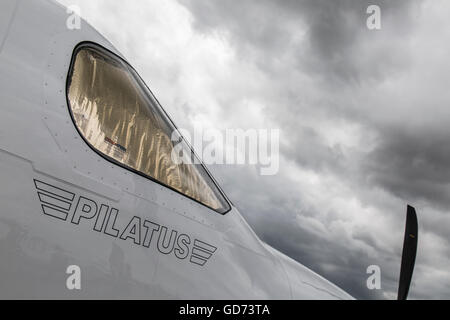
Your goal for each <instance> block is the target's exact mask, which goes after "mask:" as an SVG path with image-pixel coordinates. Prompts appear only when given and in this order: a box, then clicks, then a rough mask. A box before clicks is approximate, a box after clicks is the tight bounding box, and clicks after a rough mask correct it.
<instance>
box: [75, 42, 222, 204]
mask: <svg viewBox="0 0 450 320" xmlns="http://www.w3.org/2000/svg"><path fill="white" fill-rule="evenodd" d="M67 94H68V101H69V106H70V109H71V112H72V117H73V119H74V121H75V124H76V126H77V128H78V130H79V131H80V133H81V135H82V136H83V137H84V138H85V140H86V141H87V142H88V143H89V144H90V145H91V147H93V148H94V149H95V150H97V151H98V152H100V153H101V154H103V155H104V156H106V157H107V158H108V159H109V160H113V161H114V162H116V163H119V164H121V165H123V166H125V167H127V168H129V169H132V170H133V171H136V172H138V173H140V174H142V175H145V176H146V177H149V178H151V179H152V180H156V181H157V182H159V183H161V184H164V185H165V186H167V187H169V188H171V189H173V190H175V191H177V192H179V193H181V194H183V195H185V196H187V197H189V198H191V199H193V200H196V201H198V202H200V203H202V204H204V205H206V206H208V207H209V208H211V209H214V210H216V211H217V212H219V213H225V212H227V211H228V210H229V205H228V203H227V201H226V200H225V199H224V197H223V195H222V193H221V192H220V190H219V189H218V188H217V186H216V185H215V183H214V182H213V180H212V178H211V177H210V175H209V174H208V172H207V171H206V169H205V168H204V167H203V165H202V164H201V163H200V162H198V164H196V163H192V164H189V163H186V162H185V163H176V162H174V161H173V160H172V157H171V152H172V149H173V148H174V147H175V145H176V144H177V143H182V144H183V146H182V147H183V150H185V151H186V150H188V152H189V153H190V154H191V157H195V155H194V154H193V153H192V151H191V149H190V148H189V147H188V146H187V144H186V143H185V142H184V140H183V139H182V138H181V137H180V141H181V142H179V141H178V142H173V141H172V140H171V137H172V133H173V132H174V131H175V132H177V131H176V128H175V126H174V125H173V124H172V122H171V121H170V119H168V117H167V115H166V114H165V112H164V111H163V110H162V109H161V107H160V106H159V104H158V102H157V101H156V99H155V98H154V97H153V95H152V94H151V92H150V91H149V90H148V89H147V87H146V86H145V84H144V83H143V82H142V80H141V79H140V77H139V76H138V75H137V74H136V72H135V71H134V70H133V69H132V68H131V67H129V65H128V64H126V63H125V62H124V61H123V60H122V59H120V58H118V57H117V56H115V55H113V54H112V53H110V52H108V51H106V50H105V49H103V48H101V47H98V46H93V45H81V46H80V47H78V48H77V49H76V51H75V55H74V58H73V61H72V66H71V70H70V74H69V82H68V92H67ZM178 148H179V147H178ZM195 159H197V158H195Z"/></svg>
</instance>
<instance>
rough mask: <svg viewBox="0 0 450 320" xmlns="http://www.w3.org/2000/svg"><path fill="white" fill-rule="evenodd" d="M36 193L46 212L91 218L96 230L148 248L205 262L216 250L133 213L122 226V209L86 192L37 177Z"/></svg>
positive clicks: (69, 217)
mask: <svg viewBox="0 0 450 320" xmlns="http://www.w3.org/2000/svg"><path fill="white" fill-rule="evenodd" d="M34 185H35V186H36V190H37V194H38V197H39V200H40V202H41V207H42V211H43V213H44V214H46V215H48V216H51V217H54V218H57V219H60V220H64V221H70V222H71V223H73V224H76V225H79V224H80V223H85V222H90V223H91V224H93V229H94V230H95V231H97V232H102V233H104V234H107V235H110V236H112V237H115V238H120V239H122V240H126V241H133V243H134V244H136V245H140V246H144V247H146V248H150V247H153V248H156V249H157V250H158V251H159V252H161V253H163V254H173V255H175V257H177V258H178V259H186V258H188V257H189V261H190V262H192V263H194V264H197V265H200V266H203V265H205V263H206V262H207V261H208V259H209V258H211V256H212V255H213V253H214V252H215V251H216V249H217V248H216V247H214V246H212V245H210V244H208V243H206V242H204V241H201V240H199V239H192V238H191V237H190V236H189V235H187V234H184V233H180V232H178V231H177V230H173V229H169V228H168V227H166V226H163V225H160V224H158V223H155V222H153V221H150V220H146V219H143V218H141V217H138V216H134V217H132V218H131V219H127V220H126V221H125V223H124V224H122V227H120V226H119V223H118V220H124V219H118V218H119V210H118V209H116V208H113V207H110V206H108V205H107V204H103V203H98V202H96V201H94V200H92V199H89V198H87V197H84V196H77V195H76V194H75V193H73V192H70V191H67V190H64V189H61V188H58V187H55V186H53V185H50V184H48V183H45V182H43V181H39V180H36V179H34Z"/></svg>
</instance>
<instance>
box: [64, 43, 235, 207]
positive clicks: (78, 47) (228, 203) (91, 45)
mask: <svg viewBox="0 0 450 320" xmlns="http://www.w3.org/2000/svg"><path fill="white" fill-rule="evenodd" d="M83 48H92V49H94V50H99V51H101V52H102V51H103V52H104V53H105V54H107V55H109V56H110V57H111V58H114V59H118V60H120V61H121V62H122V63H124V64H126V65H127V67H129V68H130V69H132V70H133V72H134V73H135V75H136V76H137V77H139V80H140V81H141V83H142V84H143V85H144V86H145V89H147V90H148V92H149V94H150V95H151V96H152V98H153V99H154V100H155V101H156V103H157V107H158V108H159V109H160V110H161V111H162V112H163V114H164V115H165V116H166V117H167V119H168V120H169V121H170V124H171V125H172V126H173V127H174V128H175V130H177V131H178V133H179V134H180V132H179V130H178V127H177V126H176V125H175V123H174V122H173V120H172V118H170V116H169V115H168V114H167V112H166V110H164V108H163V107H162V105H161V104H160V103H159V100H158V99H157V98H156V97H155V95H154V94H153V92H152V91H151V90H150V88H149V87H148V86H147V84H146V83H145V81H144V80H143V79H142V78H141V76H140V75H139V73H138V72H137V71H136V70H135V69H134V68H133V66H131V64H129V63H128V62H127V61H126V60H125V59H124V58H122V57H120V56H119V55H118V54H116V53H114V52H113V51H111V50H109V49H107V48H105V47H104V46H102V45H100V44H98V43H96V42H92V41H83V42H80V43H78V44H77V45H76V46H75V47H74V49H73V52H72V58H71V61H70V65H69V69H68V72H67V77H66V103H67V108H68V110H69V114H70V118H71V119H72V123H73V125H74V127H75V129H76V131H77V132H78V134H79V135H80V136H81V138H82V140H83V141H84V142H85V143H86V144H87V145H88V146H89V148H90V149H92V150H93V151H94V152H95V153H97V154H98V155H99V156H100V157H102V158H103V159H105V160H107V161H108V162H111V163H113V164H115V165H117V166H119V167H121V168H123V169H125V170H127V171H130V172H132V173H134V174H137V175H138V176H141V177H144V178H147V179H148V180H150V181H152V182H155V183H157V184H159V185H161V186H164V187H166V188H168V189H169V190H171V191H173V192H176V193H178V194H180V195H181V196H183V197H185V198H188V199H190V200H192V201H194V202H196V203H198V204H200V205H202V206H204V207H206V208H208V209H209V210H212V211H214V212H216V213H219V214H221V215H225V214H227V213H228V212H230V211H231V209H232V203H231V201H230V200H229V199H228V197H227V196H226V195H225V192H224V191H223V190H222V188H220V186H219V184H218V183H217V181H216V180H215V179H214V177H213V176H212V174H211V173H210V172H209V170H208V168H207V167H206V166H205V164H204V163H203V161H200V158H199V157H198V156H197V154H196V153H195V151H194V149H193V147H192V146H191V145H190V144H189V142H188V141H187V140H186V139H185V138H184V137H183V136H182V135H181V134H180V137H182V139H183V140H184V142H185V143H186V145H187V147H188V148H189V149H190V150H191V152H192V153H193V155H194V156H195V157H196V158H197V159H198V160H199V164H200V165H201V167H202V168H203V170H205V172H206V174H207V175H208V177H209V178H210V179H211V181H212V183H213V185H214V187H216V188H217V190H218V191H219V194H220V195H221V196H222V197H223V199H224V200H225V203H226V206H227V207H226V208H225V210H224V211H223V212H222V211H218V210H216V209H214V208H211V207H209V206H208V205H206V204H204V203H202V202H201V201H199V200H197V199H195V198H193V197H190V196H188V195H186V194H184V193H182V192H180V191H179V190H177V189H175V188H173V187H171V186H169V185H166V184H165V183H163V182H161V181H159V180H157V179H155V178H153V177H151V176H149V175H147V174H145V173H143V172H141V171H139V170H136V169H134V168H132V167H129V166H127V165H125V164H123V163H121V162H119V161H117V160H116V159H114V158H112V157H110V156H108V155H106V154H104V153H102V152H101V151H100V150H97V149H96V148H95V147H94V146H93V145H92V144H91V143H90V142H89V141H88V140H87V138H86V137H85V136H84V135H83V133H82V132H81V131H80V129H79V128H78V126H77V124H76V121H75V118H74V116H73V113H72V108H71V105H70V101H69V89H70V85H71V80H72V75H73V69H74V63H75V59H76V56H77V54H78V52H79V51H80V50H82V49H83Z"/></svg>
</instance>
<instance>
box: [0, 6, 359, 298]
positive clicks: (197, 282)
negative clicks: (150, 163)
mask: <svg viewBox="0 0 450 320" xmlns="http://www.w3.org/2000/svg"><path fill="white" fill-rule="evenodd" d="M67 17H68V15H67V14H66V10H65V8H63V7H62V6H60V5H58V4H56V3H54V2H52V1H46V0H34V1H24V0H22V1H14V0H2V1H1V3H0V44H1V47H0V50H1V51H0V298H158V299H164V298H181V299H268V298H269V299H291V298H294V299H336V298H339V299H349V298H351V297H350V296H349V295H348V294H346V293H345V292H343V291H342V290H340V289H339V288H337V287H336V286H334V285H333V284H331V283H330V282H328V281H327V280H325V279H323V278H322V277H320V276H318V275H317V274H315V273H313V272H312V271H310V270H308V269H307V268H305V267H304V266H302V265H300V264H299V263H297V262H295V261H294V260H292V259H290V258H288V257H286V256H284V255H283V254H281V253H279V252H278V251H276V250H274V249H273V248H270V247H269V246H268V245H266V244H264V243H263V242H262V241H261V240H260V239H259V238H258V237H257V236H256V235H255V233H254V232H253V230H252V229H251V228H250V227H249V226H248V224H247V223H246V222H245V221H244V219H243V218H242V216H241V215H240V213H239V212H238V211H237V210H236V208H232V210H231V211H230V212H228V213H227V214H225V215H220V214H218V213H216V212H214V211H212V210H210V209H208V208H206V207H205V206H202V205H200V204H198V203H196V202H194V201H192V200H190V199H187V198H185V197H183V196H180V195H179V194H177V193H175V192H173V191H171V190H169V189H167V188H165V187H163V186H161V185H159V184H157V183H154V182H152V181H150V180H148V179H146V178H144V177H141V176H138V175H136V174H133V173H131V172H129V171H127V170H126V169H123V168H121V167H118V166H116V165H114V164H112V163H110V162H108V161H107V160H105V159H104V158H102V157H100V156H99V155H98V154H97V153H95V152H94V151H93V150H92V149H90V148H89V147H88V146H87V145H86V143H85V142H84V141H83V140H82V139H81V137H80V136H79V134H78V132H77V130H76V129H75V127H74V124H73V122H72V120H71V118H70V114H69V111H68V107H67V103H66V77H67V73H68V70H69V64H70V61H71V57H72V52H73V50H74V48H75V46H76V45H77V44H79V43H80V42H83V41H92V42H95V43H98V44H100V45H102V46H104V47H105V48H107V49H109V50H111V51H113V52H115V53H116V54H119V55H120V53H118V52H117V50H115V49H114V47H113V46H112V45H111V44H110V43H109V42H108V41H107V40H105V39H104V38H103V37H102V36H101V35H100V34H99V33H98V32H96V31H95V30H94V29H93V28H92V27H90V26H89V25H88V24H87V23H86V22H84V21H83V24H82V28H81V30H74V31H72V30H68V29H67V28H66V19H67ZM163 107H164V106H163ZM34 179H37V180H39V181H42V182H45V183H48V184H51V185H53V186H54V187H57V188H61V189H63V190H66V191H68V192H70V193H73V194H74V200H73V201H72V202H73V203H72V205H71V207H70V210H69V211H68V218H67V220H66V221H63V220H60V219H56V218H54V217H51V216H49V215H45V214H44V213H43V209H42V207H41V204H42V202H41V200H42V199H40V198H39V196H38V193H37V191H38V190H36V187H35V183H34ZM80 197H86V198H89V199H91V200H93V201H95V202H96V203H97V204H98V206H99V207H100V205H101V204H104V205H107V206H108V207H109V208H112V207H114V208H116V209H117V210H118V211H119V216H118V218H117V221H116V227H117V228H119V229H120V228H122V229H123V228H124V227H125V226H126V225H127V223H128V222H129V221H130V219H131V218H132V217H133V216H137V217H140V218H141V221H144V220H149V221H152V222H154V223H157V224H159V225H160V229H159V231H160V230H161V227H162V226H165V227H167V228H168V229H167V230H168V232H170V231H171V230H176V231H177V234H178V235H180V234H186V235H187V236H188V237H189V239H190V247H189V257H190V255H191V253H192V249H193V247H192V246H193V243H194V239H198V240H201V241H204V242H207V243H209V244H211V245H213V246H215V247H217V250H216V251H215V252H214V253H213V255H212V256H211V258H210V259H209V260H208V261H207V262H206V263H205V264H204V265H203V266H200V265H197V264H194V263H191V262H190V261H189V257H187V258H185V259H179V258H177V257H176V255H175V254H174V252H173V251H172V252H171V253H170V254H164V253H161V252H159V251H158V248H157V242H156V236H158V234H157V233H155V234H154V239H152V242H151V243H150V246H149V247H148V248H147V247H144V246H142V245H139V244H135V243H134V242H133V240H132V239H125V240H122V239H119V238H116V237H112V236H110V235H108V234H105V233H104V232H98V231H95V230H94V229H93V226H94V223H95V221H94V220H95V218H93V219H81V220H80V223H79V224H74V223H72V222H71V219H72V216H73V213H74V211H75V207H76V204H77V201H78V200H79V199H80ZM280 236H282V235H280ZM142 237H143V236H142ZM72 264H75V265H78V266H80V267H81V279H82V280H81V286H82V289H81V290H72V291H70V290H68V289H67V288H66V279H67V277H68V275H67V274H66V273H65V271H66V268H67V266H69V265H72Z"/></svg>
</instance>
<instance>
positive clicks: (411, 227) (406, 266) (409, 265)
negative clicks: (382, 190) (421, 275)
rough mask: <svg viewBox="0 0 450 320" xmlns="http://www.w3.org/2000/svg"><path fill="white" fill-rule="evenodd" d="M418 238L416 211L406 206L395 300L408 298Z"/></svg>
mask: <svg viewBox="0 0 450 320" xmlns="http://www.w3.org/2000/svg"><path fill="white" fill-rule="evenodd" d="M418 236H419V234H418V228H417V215H416V209H414V207H411V206H410V205H408V207H407V210H406V227H405V239H404V240H403V253H402V266H401V268H400V281H399V284H398V295H397V300H406V297H407V296H408V291H409V286H410V284H411V278H412V274H413V271H414V264H415V262H416V252H417V240H418Z"/></svg>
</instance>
